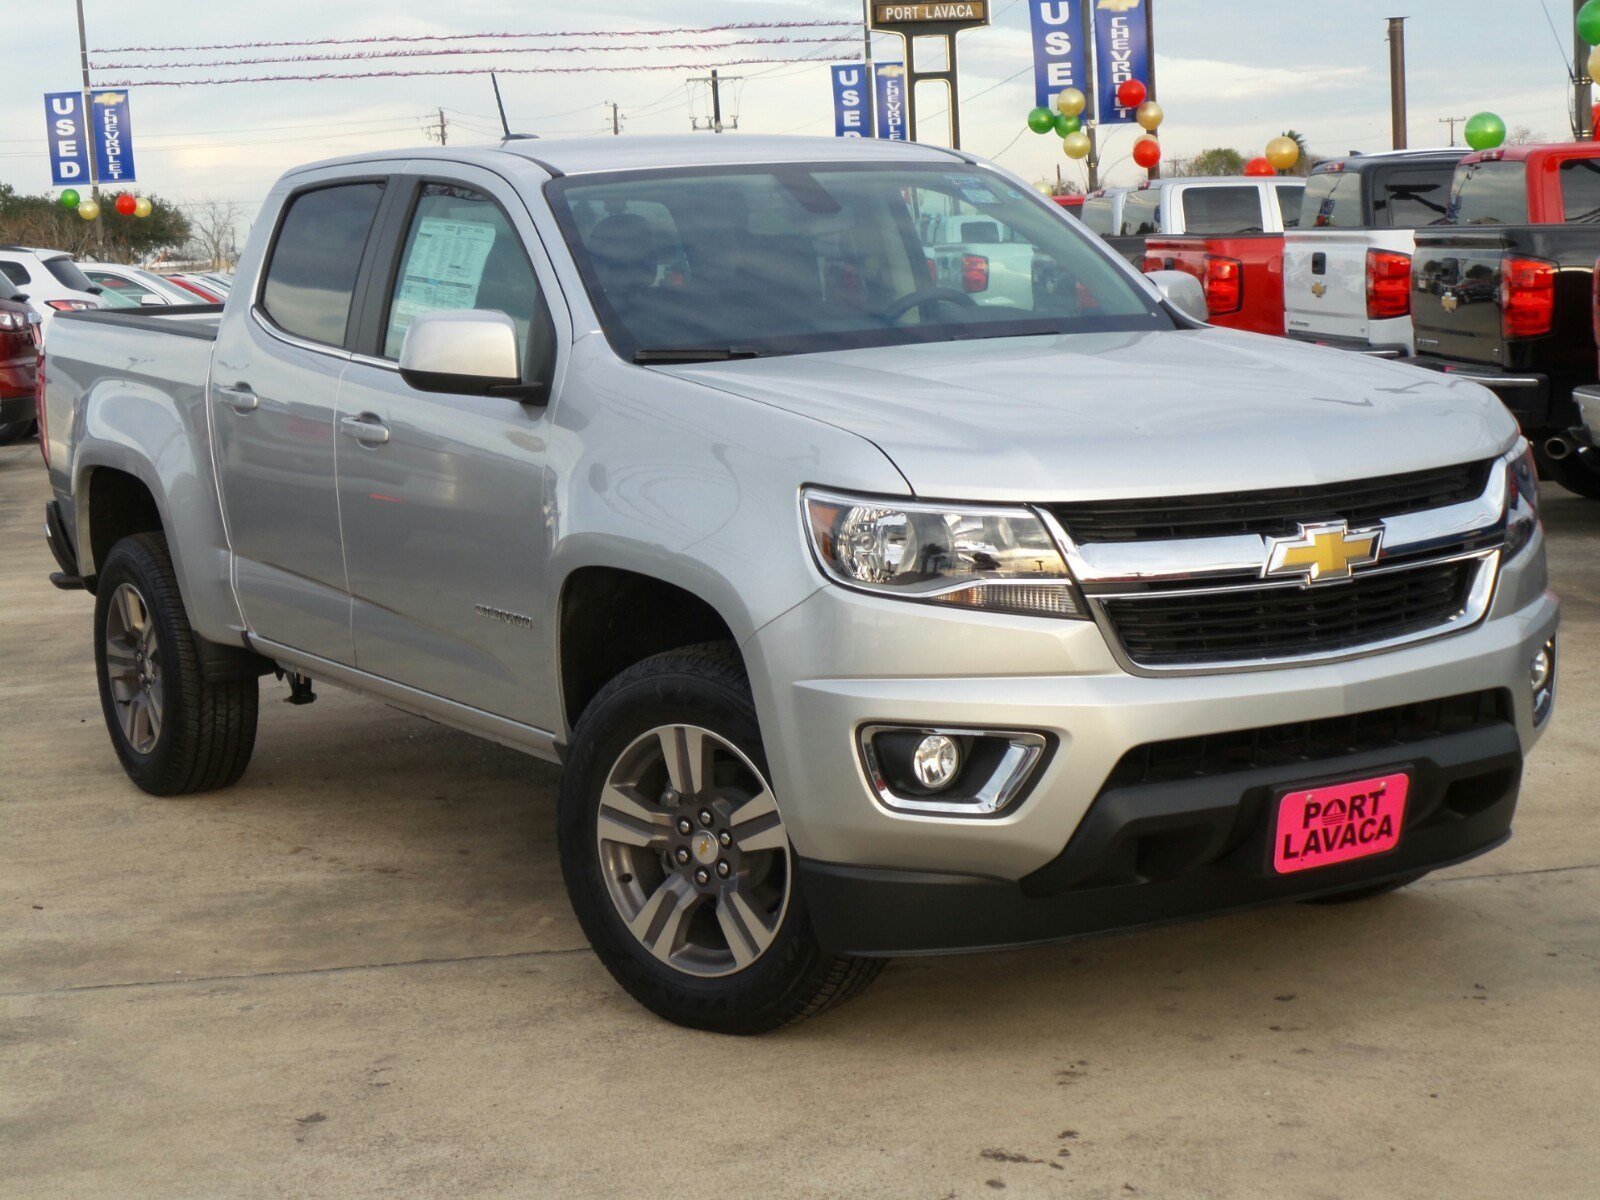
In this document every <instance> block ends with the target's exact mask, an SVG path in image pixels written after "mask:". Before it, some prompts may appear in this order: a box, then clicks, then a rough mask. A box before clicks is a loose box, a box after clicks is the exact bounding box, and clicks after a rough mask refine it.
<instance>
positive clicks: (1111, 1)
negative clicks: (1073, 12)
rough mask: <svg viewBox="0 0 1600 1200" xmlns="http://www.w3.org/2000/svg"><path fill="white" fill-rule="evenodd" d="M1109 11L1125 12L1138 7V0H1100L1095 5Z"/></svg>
mask: <svg viewBox="0 0 1600 1200" xmlns="http://www.w3.org/2000/svg"><path fill="white" fill-rule="evenodd" d="M1096 7H1099V8H1103V9H1106V10H1108V11H1110V12H1117V13H1125V12H1128V11H1130V10H1131V9H1135V8H1138V7H1139V0H1100V3H1099V4H1098V5H1097V6H1096Z"/></svg>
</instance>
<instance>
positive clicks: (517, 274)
mask: <svg viewBox="0 0 1600 1200" xmlns="http://www.w3.org/2000/svg"><path fill="white" fill-rule="evenodd" d="M445 309H479V310H483V311H488V312H502V313H505V314H506V316H508V317H510V318H511V320H512V322H513V323H514V324H515V325H516V327H517V339H518V341H519V343H520V344H521V345H522V348H523V350H522V362H523V371H524V374H526V373H527V370H528V367H529V365H530V364H533V363H536V362H543V361H544V360H545V358H546V357H547V353H548V351H547V345H546V342H547V339H548V338H549V325H548V323H547V322H546V321H545V319H544V312H543V306H542V304H541V301H540V298H539V283H538V280H537V278H536V277H535V276H534V273H533V266H532V264H531V263H529V261H528V255H527V252H526V251H525V250H524V249H523V246H522V239H521V238H520V237H519V236H518V235H517V232H516V230H514V229H512V228H511V223H510V221H508V220H507V219H506V215H505V213H503V212H502V211H501V210H500V206H499V205H498V204H496V203H495V202H494V201H493V200H490V199H489V198H488V197H487V196H485V195H483V194H482V193H480V192H475V191H473V190H472V189H470V188H465V187H460V186H458V185H456V184H448V183H429V184H424V185H423V188H422V194H421V195H420V196H419V197H418V199H417V206H416V210H415V211H414V212H413V213H412V214H411V226H410V228H409V229H408V230H407V231H406V241H405V249H404V250H403V251H402V253H401V255H400V267H399V270H398V271H397V272H396V274H395V281H394V291H393V293H392V294H391V295H390V298H389V312H388V315H387V319H386V320H385V322H384V334H383V356H384V357H385V358H389V359H397V358H399V357H400V348H401V346H402V345H404V343H405V338H406V330H407V329H409V328H410V327H411V322H412V321H413V320H414V319H415V318H416V317H419V316H421V315H422V314H423V313H429V312H438V311H440V310H445ZM530 337H532V338H535V339H537V340H538V342H539V344H538V345H532V344H530V342H529V339H530Z"/></svg>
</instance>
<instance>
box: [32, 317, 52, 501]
mask: <svg viewBox="0 0 1600 1200" xmlns="http://www.w3.org/2000/svg"><path fill="white" fill-rule="evenodd" d="M33 411H34V415H35V417H36V419H37V420H38V422H39V453H40V454H41V455H43V456H44V465H45V469H46V470H49V469H50V426H49V424H48V422H46V421H45V414H44V344H43V343H42V342H41V343H40V344H39V357H38V358H36V359H35V360H34V363H33Z"/></svg>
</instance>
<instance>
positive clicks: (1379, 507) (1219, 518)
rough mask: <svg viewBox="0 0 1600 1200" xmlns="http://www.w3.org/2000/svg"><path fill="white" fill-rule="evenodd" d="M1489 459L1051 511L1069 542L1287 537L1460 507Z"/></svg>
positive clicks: (1478, 489)
mask: <svg viewBox="0 0 1600 1200" xmlns="http://www.w3.org/2000/svg"><path fill="white" fill-rule="evenodd" d="M1492 465H1493V464H1492V463H1490V462H1479V463H1464V464H1462V465H1460V466H1454V467H1440V468H1437V469H1434V470H1430V471H1414V472H1412V473H1410V474H1407V475H1392V476H1390V477H1389V478H1387V479H1362V480H1357V481H1355V482H1351V483H1335V484H1328V485H1326V486H1321V487H1294V488H1275V489H1272V490H1269V491H1259V492H1235V493H1232V494H1221V495H1209V496H1169V497H1166V498H1163V499H1149V500H1112V501H1099V500H1097V501H1091V502H1087V503H1082V504H1057V505H1052V506H1051V510H1050V511H1051V512H1053V513H1054V514H1055V517H1056V519H1057V520H1058V521H1060V522H1061V524H1062V526H1063V527H1064V528H1065V529H1066V531H1067V533H1068V535H1069V536H1070V537H1071V538H1072V540H1073V541H1074V542H1077V543H1078V544H1079V545H1084V544H1088V543H1093V542H1138V541H1155V540H1171V539H1178V538H1201V537H1227V536H1232V535H1236V534H1251V533H1255V534H1262V535H1264V536H1267V537H1276V536H1279V535H1282V534H1288V533H1293V532H1294V531H1295V529H1296V528H1298V526H1299V525H1300V523H1301V522H1312V521H1321V520H1328V519H1334V518H1339V517H1343V518H1344V519H1345V520H1346V521H1348V522H1349V523H1350V524H1351V525H1361V524H1369V523H1371V522H1374V521H1378V520H1381V519H1382V518H1384V517H1399V516H1404V515H1405V514H1407V513H1414V512H1424V511H1426V510H1427V509H1430V508H1443V507H1444V506H1446V505H1449V504H1461V503H1464V502H1465V501H1468V500H1474V499H1476V498H1477V497H1479V496H1481V495H1482V494H1483V489H1484V487H1485V486H1486V485H1487V484H1488V481H1489V470H1490V468H1491V466H1492Z"/></svg>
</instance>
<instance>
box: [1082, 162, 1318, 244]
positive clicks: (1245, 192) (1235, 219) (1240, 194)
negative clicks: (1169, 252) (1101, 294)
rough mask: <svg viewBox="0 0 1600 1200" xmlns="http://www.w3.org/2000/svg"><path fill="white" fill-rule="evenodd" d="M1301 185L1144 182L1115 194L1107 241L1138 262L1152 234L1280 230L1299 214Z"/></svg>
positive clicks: (1229, 180) (1239, 179) (1233, 180)
mask: <svg viewBox="0 0 1600 1200" xmlns="http://www.w3.org/2000/svg"><path fill="white" fill-rule="evenodd" d="M1305 189H1306V181H1305V180H1304V179H1290V178H1274V179H1249V178H1245V177H1243V176H1222V177H1217V178H1207V179H1183V178H1177V179H1156V180H1149V181H1147V182H1145V183H1143V184H1141V185H1140V186H1139V187H1136V188H1129V189H1127V190H1126V191H1124V192H1122V193H1121V194H1120V195H1118V196H1116V197H1115V200H1114V210H1115V211H1116V214H1117V226H1116V233H1115V235H1114V236H1111V237H1109V238H1107V241H1109V242H1110V243H1111V245H1112V246H1113V247H1115V248H1116V250H1117V252H1118V253H1120V254H1121V255H1122V256H1123V257H1124V258H1126V259H1127V260H1128V261H1129V262H1130V263H1133V264H1134V265H1135V266H1139V265H1140V264H1142V263H1143V262H1144V256H1145V243H1146V241H1147V240H1148V239H1149V238H1152V237H1178V236H1181V235H1183V234H1202V235H1207V236H1222V235H1233V234H1240V233H1277V234H1281V233H1282V232H1283V231H1284V228H1285V226H1286V225H1290V224H1293V223H1294V222H1295V221H1296V220H1297V219H1298V218H1299V216H1300V200H1301V197H1302V196H1303V195H1304V193H1305ZM1086 207H1087V206H1086ZM1090 227H1091V228H1093V226H1092V225H1091V226H1090Z"/></svg>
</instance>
